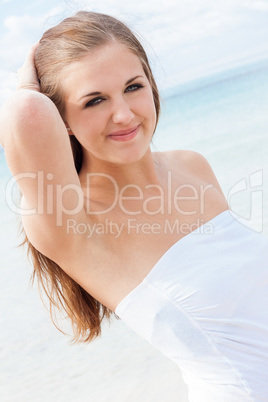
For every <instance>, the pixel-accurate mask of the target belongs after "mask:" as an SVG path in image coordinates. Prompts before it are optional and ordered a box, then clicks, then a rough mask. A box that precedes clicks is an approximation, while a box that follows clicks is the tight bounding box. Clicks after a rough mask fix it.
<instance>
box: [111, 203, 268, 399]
mask: <svg viewBox="0 0 268 402" xmlns="http://www.w3.org/2000/svg"><path fill="white" fill-rule="evenodd" d="M115 312H116V314H117V315H118V316H119V317H120V318H121V319H122V321H124V322H125V323H126V324H127V325H128V326H129V327H131V328H132V329H133V330H134V331H135V332H137V333H138V334H140V335H141V336H142V337H143V338H145V339H146V340H148V341H149V342H150V343H151V344H152V345H153V346H155V347H156V348H157V349H158V350H160V351H161V352H162V353H164V354H165V355H166V356H168V357H169V358H170V359H172V360H173V361H174V362H176V363H177V364H178V366H179V367H180V369H181V371H182V375H183V378H184V381H185V383H186V384H187V385H188V391H189V400H190V401H194V402H240V401H241V402H244V401H245V402H246V401H268V239H267V238H266V237H265V236H264V235H263V234H261V233H257V232H255V231H253V230H251V229H249V228H247V227H246V226H244V225H243V224H242V223H241V220H240V221H239V217H238V216H237V215H236V214H234V213H233V212H231V211H230V210H226V211H224V212H222V213H221V214H219V215H217V216H216V217H215V218H213V219H212V220H210V221H209V222H207V223H206V224H205V225H202V226H201V227H200V228H198V229H196V230H195V231H193V232H191V233H190V234H188V235H186V236H185V237H183V238H182V239H180V240H179V241H178V242H176V243H175V244H174V245H173V246H171V248H170V249H169V250H168V251H167V252H166V253H165V254H164V255H163V256H162V257H161V258H160V260H159V261H158V262H157V264H156V265H155V266H154V268H153V269H152V270H151V271H150V272H149V274H148V275H147V276H146V278H145V279H144V280H143V281H142V283H140V285H138V286H137V287H136V288H135V289H134V290H133V291H132V292H130V293H129V294H128V295H127V296H126V297H125V298H124V299H123V300H122V301H121V302H120V303H119V305H118V306H117V308H116V311H115Z"/></svg>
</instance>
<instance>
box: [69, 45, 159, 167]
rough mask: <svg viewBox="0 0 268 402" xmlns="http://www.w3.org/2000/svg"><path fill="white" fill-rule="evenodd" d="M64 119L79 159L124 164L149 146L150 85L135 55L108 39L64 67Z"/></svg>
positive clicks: (153, 115) (152, 108)
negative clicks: (79, 152)
mask: <svg viewBox="0 0 268 402" xmlns="http://www.w3.org/2000/svg"><path fill="white" fill-rule="evenodd" d="M62 86H63V90H64V93H65V94H66V97H65V115H64V119H65V122H66V123H67V125H68V126H69V127H70V128H71V131H69V133H71V134H73V135H75V136H76V138H77V139H78V141H79V142H80V144H81V145H82V147H83V149H84V158H86V159H87V158H90V159H91V160H92V158H97V159H98V160H101V161H106V162H111V163H116V164H129V163H133V162H135V161H137V160H139V159H141V158H142V157H143V156H144V155H145V153H146V151H147V150H148V148H149V146H150V141H151V138H152V135H153V132H154V129H155V124H156V111H155V105H154V99H153V94H152V89H151V85H150V83H149V81H148V79H147V77H146V75H145V73H144V71H143V68H142V65H141V62H140V60H139V58H138V57H137V56H136V55H134V54H133V53H132V52H131V51H130V50H128V49H127V48H126V47H125V46H123V45H121V44H119V43H116V42H115V43H112V44H109V45H106V46H104V47H101V48H99V49H98V50H96V51H94V52H93V53H89V54H88V55H87V56H85V57H84V58H83V59H81V60H80V61H78V62H74V63H72V64H70V65H69V66H67V67H66V68H64V70H63V72H62Z"/></svg>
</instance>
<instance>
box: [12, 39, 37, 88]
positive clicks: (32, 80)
mask: <svg viewBox="0 0 268 402" xmlns="http://www.w3.org/2000/svg"><path fill="white" fill-rule="evenodd" d="M38 46H39V42H38V43H35V44H34V45H33V46H32V47H31V49H30V51H29V53H28V55H27V57H26V59H25V62H24V63H23V65H22V66H21V67H20V68H19V70H18V73H17V75H18V84H17V89H31V90H33V91H38V92H39V91H40V85H39V81H38V77H37V72H36V68H35V62H34V56H35V52H36V50H37V48H38Z"/></svg>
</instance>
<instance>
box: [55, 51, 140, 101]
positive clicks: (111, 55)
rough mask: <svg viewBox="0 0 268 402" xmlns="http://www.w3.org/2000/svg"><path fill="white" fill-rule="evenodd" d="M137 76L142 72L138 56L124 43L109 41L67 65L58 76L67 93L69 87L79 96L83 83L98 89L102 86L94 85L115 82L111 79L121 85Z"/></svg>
mask: <svg viewBox="0 0 268 402" xmlns="http://www.w3.org/2000/svg"><path fill="white" fill-rule="evenodd" d="M138 75H144V71H143V67H142V63H141V61H140V59H139V57H138V56H137V55H135V54H134V53H133V52H132V51H131V50H129V49H128V48H127V47H126V46H123V45H121V44H118V43H112V44H108V45H106V46H103V47H101V48H99V49H96V50H95V51H94V52H90V53H88V54H86V55H85V56H84V57H83V58H81V59H80V60H78V61H75V62H73V63H71V64H69V65H68V66H67V67H66V68H64V69H63V71H62V75H61V79H62V84H63V86H64V88H65V90H67V92H69V93H70V90H71V91H72V92H73V91H74V92H76V93H77V96H79V95H80V94H79V92H80V91H81V90H82V91H83V88H84V86H85V85H87V86H92V88H88V89H92V91H93V90H96V91H99V90H100V89H101V88H97V87H102V86H105V85H107V84H109V85H110V84H115V82H114V80H116V83H118V84H120V83H121V82H122V83H124V82H126V81H127V80H129V79H130V78H132V77H134V76H138ZM81 96H82V95H81Z"/></svg>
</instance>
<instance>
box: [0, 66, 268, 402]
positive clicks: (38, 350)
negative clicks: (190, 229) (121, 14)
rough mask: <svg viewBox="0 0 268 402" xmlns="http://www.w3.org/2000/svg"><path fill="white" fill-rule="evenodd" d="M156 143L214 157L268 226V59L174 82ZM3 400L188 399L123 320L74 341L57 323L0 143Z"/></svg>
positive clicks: (233, 201) (232, 192) (260, 224)
mask: <svg viewBox="0 0 268 402" xmlns="http://www.w3.org/2000/svg"><path fill="white" fill-rule="evenodd" d="M162 96H163V98H164V99H163V108H162V116H161V120H160V124H159V127H158V130H157V132H156V134H155V137H154V141H153V145H152V148H153V150H167V149H192V150H195V151H198V152H200V153H202V154H203V155H204V156H205V157H206V158H207V159H208V160H209V162H210V164H211V166H212V168H213V170H214V172H215V174H216V176H217V178H218V181H219V182H220V185H221V187H222V189H223V191H224V193H225V195H226V197H227V198H228V200H229V202H230V205H231V207H232V209H233V210H234V211H235V212H237V213H239V214H240V215H241V216H242V217H244V219H245V224H247V225H249V226H250V227H252V228H253V229H254V230H257V231H263V232H264V233H265V234H267V235H268V157H267V154H268V152H267V151H268V113H267V112H268V106H267V105H268V61H262V62H258V63H255V64H251V65H247V66H242V67H239V68H236V69H234V70H232V71H228V72H223V73H220V74H218V75H216V76H212V77H206V78H203V79H201V80H198V81H195V82H192V83H187V84H184V85H181V86H179V87H176V88H171V89H169V90H168V91H166V92H165V93H163V94H162ZM0 166H1V170H0V173H1V174H0V195H1V196H0V227H1V230H0V240H1V241H0V252H1V268H0V276H1V279H0V299H1V300H0V306H1V314H0V325H1V332H0V358H1V366H0V395H1V402H17V401H19V402H26V401H27V402H28V401H34V402H39V401H40V402H51V401H56V400H57V401H59V402H60V401H64V402H73V401H79V402H86V401H87V402H88V401H90V402H91V401H92V402H93V401H94V402H95V401H98V402H106V401H107V402H108V401H117V402H126V401H128V402H134V401H135V402H136V401H141V402H160V401H161V402H162V401H167V402H173V401H174V402H175V401H178V400H179V401H181V402H186V401H187V397H186V391H185V386H184V384H183V382H182V380H181V377H180V372H179V371H178V369H177V368H176V367H175V365H174V364H173V363H172V362H170V361H168V360H167V359H166V358H165V357H163V356H162V355H160V354H159V353H158V352H157V351H155V350H154V349H153V348H152V347H151V346H150V345H148V344H147V343H146V342H145V341H143V340H142V339H140V338H139V337H137V336H136V335H135V334H134V333H132V332H131V331H130V330H128V328H126V327H125V325H124V324H123V323H122V322H120V321H116V322H114V323H113V325H112V326H111V327H110V328H108V327H106V328H105V329H104V333H103V337H102V338H101V339H99V340H97V341H95V342H93V343H92V344H90V345H75V346H70V344H69V340H68V338H66V337H64V336H63V335H62V334H61V333H59V332H58V331H57V330H56V329H55V328H54V327H53V325H52V324H51V322H50V320H49V314H48V313H47V312H46V310H45V309H44V308H43V306H42V304H41V302H40V299H39V296H38V292H37V289H36V288H35V287H34V288H33V289H32V288H30V286H29V279H30V273H31V268H30V265H29V264H28V262H27V260H26V256H25V254H24V253H23V251H22V250H21V249H18V248H16V245H17V244H18V238H17V222H16V216H15V215H14V214H13V213H12V212H11V211H10V210H9V209H8V208H7V205H6V202H5V197H4V193H5V185H6V183H7V181H8V179H9V178H10V173H9V171H8V168H7V166H6V164H5V161H4V154H3V150H2V149H0Z"/></svg>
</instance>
